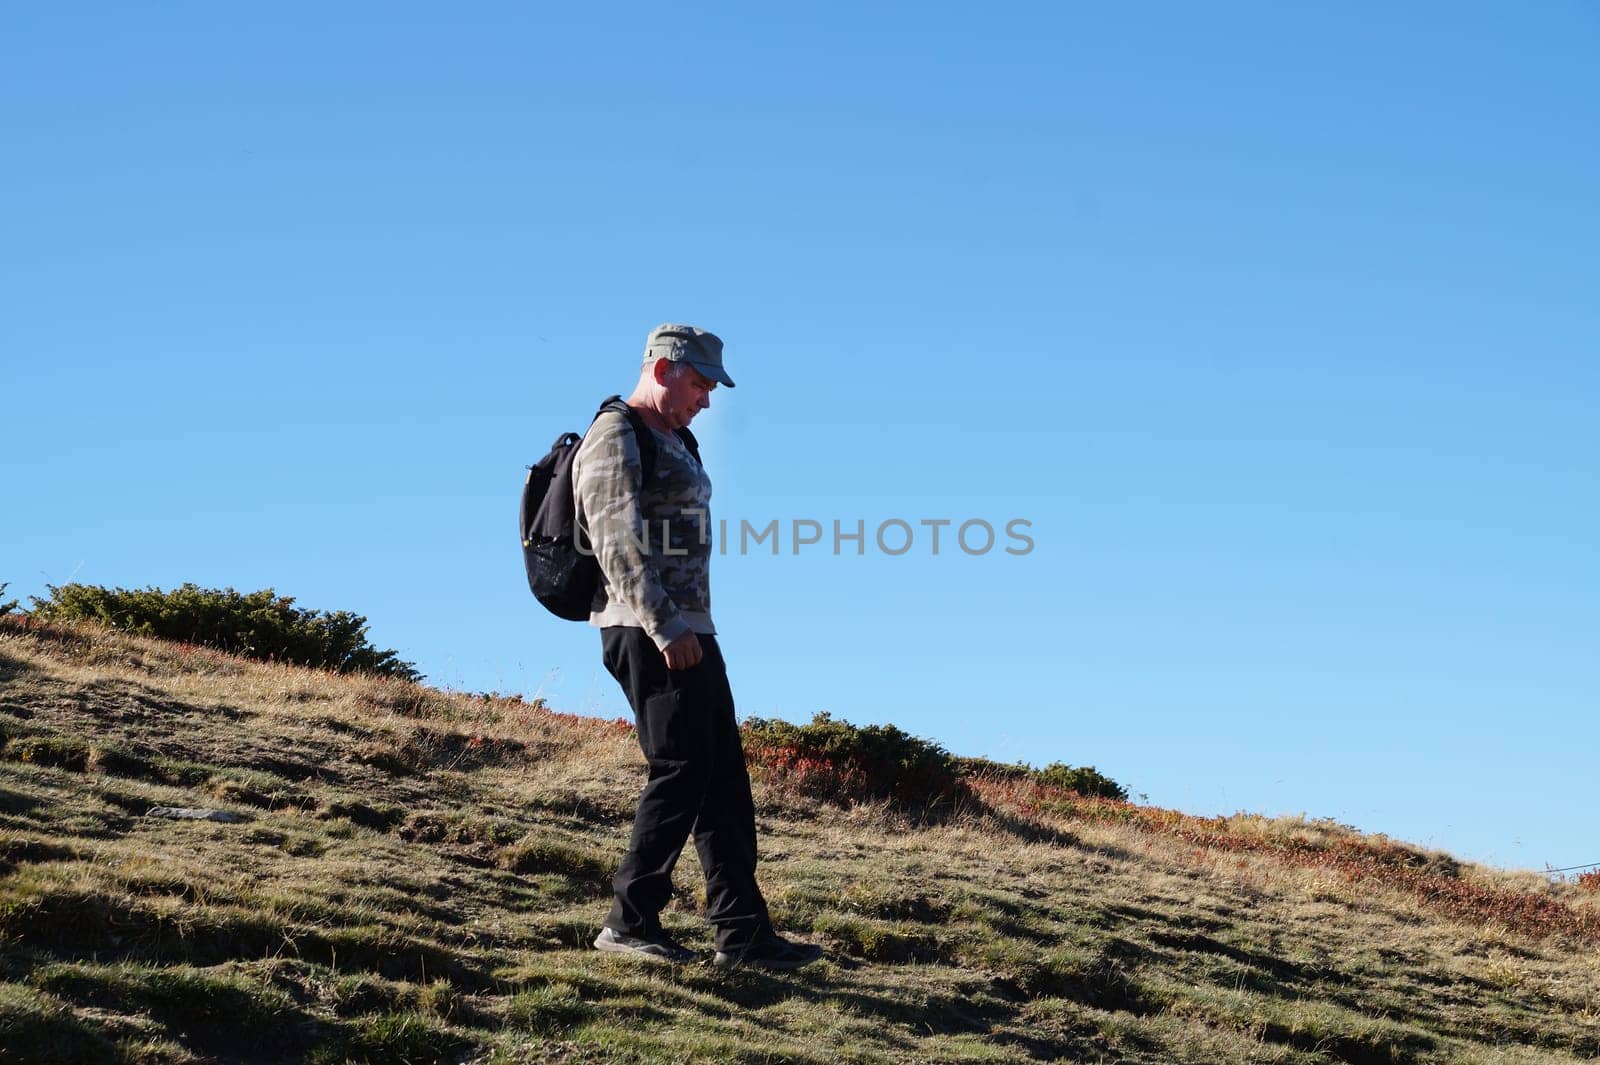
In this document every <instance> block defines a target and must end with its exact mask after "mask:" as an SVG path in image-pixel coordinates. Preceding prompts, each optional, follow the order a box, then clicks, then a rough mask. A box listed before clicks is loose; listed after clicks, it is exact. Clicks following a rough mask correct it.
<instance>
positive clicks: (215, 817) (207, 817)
mask: <svg viewBox="0 0 1600 1065" xmlns="http://www.w3.org/2000/svg"><path fill="white" fill-rule="evenodd" d="M145 816H146V817H175V818H179V819H181V820H185V821H221V822H222V823H223V824H227V825H236V824H238V823H239V822H240V821H243V820H244V818H243V817H241V816H239V815H238V814H231V813H229V812H228V811H226V810H200V809H196V808H195V807H192V806H153V807H151V808H150V809H149V810H147V811H145Z"/></svg>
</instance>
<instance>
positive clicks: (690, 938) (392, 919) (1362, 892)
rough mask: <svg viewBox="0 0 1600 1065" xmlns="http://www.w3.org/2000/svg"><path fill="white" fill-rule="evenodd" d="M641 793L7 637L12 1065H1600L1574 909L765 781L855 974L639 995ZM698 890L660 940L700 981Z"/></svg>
mask: <svg viewBox="0 0 1600 1065" xmlns="http://www.w3.org/2000/svg"><path fill="white" fill-rule="evenodd" d="M778 764H781V763H780V762H777V761H775V762H774V765H778ZM642 770H643V762H642V759H641V757H640V755H639V753H638V749H637V747H636V745H635V742H634V739H633V736H632V734H631V732H630V731H629V730H628V728H627V727H626V726H625V725H621V724H617V723H605V722H598V721H592V720H586V719H578V718H573V717H569V716H565V715H561V714H555V713H550V712H548V711H546V710H545V709H544V708H542V707H540V706H537V705H531V704H527V703H524V702H521V701H519V700H504V699H489V698H483V697H472V696H466V695H454V694H447V693H441V692H438V691H435V690H432V689H429V688H426V687H421V686H417V685H414V684H410V683H406V682H402V681H394V680H380V679H374V678H367V677H350V676H335V675H330V674H326V673H318V672H314V671H309V670H304V669H297V668H292V667H286V666H281V665H272V664H267V663H259V662H252V661H246V660H243V659H238V658H232V657H228V656H225V655H222V654H219V653H216V652H212V651H207V650H202V649H199V648H195V647H190V646H186V645H180V644H170V643H161V642H157V641H153V640H146V639H139V638H132V637H127V636H122V635H116V634H110V633H106V632H104V631H101V630H97V629H91V628H80V629H71V628H49V629H47V628H43V627H40V626H37V625H29V624H28V623H26V622H21V621H18V620H15V619H11V620H4V621H0V1060H4V1061H17V1062H70V1061H84V1062H102V1061H103V1062H115V1061H130V1062H202V1061H262V1062H268V1061H302V1060H304V1061H314V1062H340V1061H367V1062H412V1063H418V1062H433V1061H451V1062H457V1061H459V1062H465V1061H474V1062H490V1061H493V1062H532V1061H561V1062H611V1061H645V1062H654V1061H740V1062H819V1063H820V1062H830V1063H831V1062H841V1061H843V1062H902V1061H904V1062H980V1061H985V1062H987V1061H1019V1060H1068V1061H1105V1062H1113V1061H1117V1062H1120V1061H1129V1062H1286V1063H1287V1062H1296V1063H1301V1062H1303V1063H1311V1062H1348V1063H1372V1062H1411V1061H1416V1062H1446V1061H1449V1062H1480V1063H1491V1062H1493V1063H1511V1062H1536V1061H1538V1062H1543V1061H1551V1062H1564V1061H1577V1060H1585V1059H1588V1058H1591V1057H1593V1056H1595V1055H1596V1054H1597V1053H1600V965H1597V961H1596V945H1597V943H1600V907H1597V906H1596V902H1597V900H1596V898H1595V897H1594V896H1593V895H1592V894H1590V893H1589V892H1586V891H1584V890H1582V889H1580V888H1579V887H1578V886H1576V885H1567V884H1549V883H1547V882H1545V881H1544V880H1543V879H1542V878H1540V877H1537V876H1534V875H1531V874H1529V875H1525V876H1524V875H1511V874H1504V873H1499V872H1495V871H1491V870H1486V869H1482V868H1478V867H1474V866H1471V865H1467V864H1465V863H1460V862H1456V861H1454V860H1452V859H1450V858H1449V857H1448V856H1445V855H1439V854H1430V853H1425V852H1421V851H1418V850H1415V849H1413V848H1409V847H1405V846H1402V845H1399V844H1396V843H1393V842H1391V841H1388V840H1383V839H1374V838H1366V837H1360V836H1357V835H1355V834H1354V833H1352V832H1350V831H1348V830H1346V829H1342V828H1340V827H1338V826H1335V825H1331V824H1328V823H1324V822H1303V821H1266V820H1263V819H1259V818H1248V817H1239V818H1231V819H1225V820H1217V819H1213V820H1207V819H1198V818H1190V817H1185V816H1183V815H1179V814H1176V813H1173V812H1170V811H1163V810H1157V809H1152V808H1147V807H1139V806H1135V805H1130V804H1126V803H1118V802H1113V801H1110V800H1086V799H1081V798H1078V797H1076V796H1074V795H1072V794H1071V793H1067V792H1061V791H1058V790H1054V789H1051V788H1048V787H1043V786H1039V785H1037V784H1035V783H1031V782H1029V781H1027V780H1019V779H1012V780H1005V779H995V780H991V781H988V782H979V783H978V784H977V785H976V787H975V792H976V797H971V798H969V799H968V801H966V802H965V803H964V804H963V806H962V808H961V809H959V810H957V811H956V812H955V813H953V814H951V815H949V816H947V817H946V818H945V819H944V820H943V821H942V822H941V823H937V824H929V823H921V822H919V821H918V820H917V819H916V818H913V817H908V816H907V815H906V814H905V813H903V812H901V811H897V810H896V809H894V808H893V807H892V806H890V805H887V804H877V805H868V806H855V807H852V808H848V809H845V808H840V807H837V806H833V805H829V804H828V803H826V802H825V801H821V800H819V799H816V798H812V797H808V796H807V794H806V792H805V791H803V790H802V789H797V788H794V787H792V786H790V783H791V782H790V781H788V780H787V779H786V778H785V776H784V775H783V773H782V771H780V770H779V769H776V768H773V769H767V770H765V771H763V770H761V768H760V767H758V777H759V778H760V779H759V780H758V794H757V798H758V802H759V804H760V815H759V816H760V827H761V832H762V844H763V848H764V850H763V866H762V870H763V872H762V879H763V883H764V885H765V888H766V890H767V893H768V896H769V898H770V901H771V903H772V907H773V910H774V913H775V915H776V917H777V918H778V920H779V921H780V922H781V924H782V926H783V927H784V928H786V929H788V930H791V931H793V932H796V933H798V934H800V935H801V936H803V937H806V938H811V939H814V940H815V941H817V942H820V943H823V944H825V945H826V946H827V947H828V948H829V951H830V953H829V957H828V960H827V961H826V962H823V963H821V964H818V965H816V966H814V967H811V968H808V969H805V970H802V971H800V972H798V973H794V974H790V975H784V976H781V977H774V976H768V975H763V974H760V973H754V972H735V973H726V974H725V973H722V972H719V971H714V970H712V969H711V968H710V967H709V966H704V965H697V966H686V967H682V968H679V969H668V968H641V967H639V966H638V965H636V964H633V963H630V962H628V961H627V960H624V959H618V958H615V957H610V956H605V955H601V954H599V953H597V952H594V951H591V950H589V949H587V943H588V941H589V940H590V939H591V938H592V937H593V935H594V933H595V931H596V929H597V927H598V923H599V921H600V919H601V917H602V916H603V915H604V913H605V909H606V898H607V894H608V888H607V878H608V877H609V875H610V872H611V870H612V867H613V865H614V863H615V861H616V859H617V858H618V856H619V854H620V851H621V848H622V846H623V844H624V842H625V839H626V835H627V825H628V819H629V816H630V804H631V801H632V799H633V797H634V795H635V793H636V791H637V788H638V785H639V783H640V780H641V774H642ZM163 807H184V808H205V809H211V810H219V811H224V812H227V813H230V814H233V815H236V817H237V820H233V821H229V822H221V821H209V820H175V819H170V818H167V817H163V816H157V815H153V814H152V813H151V811H152V810H156V809H159V808H163ZM699 874H700V871H699V868H698V866H697V865H696V862H695V858H694V854H693V849H692V848H690V849H689V850H688V852H687V853H686V854H685V857H684V860H683V862H682V864H681V866H680V872H679V877H678V883H679V888H680V889H679V892H678V894H677V897H676V898H675V900H674V902H673V904H672V906H671V909H670V911H669V913H668V914H667V915H666V921H667V924H668V926H669V928H670V929H671V930H672V931H673V932H674V933H675V934H678V935H679V936H681V938H682V939H683V940H684V941H685V942H686V943H688V944H690V945H692V946H695V947H697V948H698V949H700V950H703V951H709V949H710V936H709V934H708V932H707V929H706V927H705V925H704V923H703V921H702V920H701V919H700V917H699V916H697V911H699V910H700V908H701V907H702V905H703V903H702V900H701V899H700V897H699V895H698V887H697V885H698V880H699Z"/></svg>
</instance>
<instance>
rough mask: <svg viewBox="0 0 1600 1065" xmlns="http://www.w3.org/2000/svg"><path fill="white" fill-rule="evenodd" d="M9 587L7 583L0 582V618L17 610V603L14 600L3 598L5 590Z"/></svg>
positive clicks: (9, 584)
mask: <svg viewBox="0 0 1600 1065" xmlns="http://www.w3.org/2000/svg"><path fill="white" fill-rule="evenodd" d="M9 587H11V583H10V582H9V581H0V616H3V615H6V614H9V613H11V612H12V611H13V610H15V609H17V601H16V600H15V599H7V598H5V594H6V589H7V588H9Z"/></svg>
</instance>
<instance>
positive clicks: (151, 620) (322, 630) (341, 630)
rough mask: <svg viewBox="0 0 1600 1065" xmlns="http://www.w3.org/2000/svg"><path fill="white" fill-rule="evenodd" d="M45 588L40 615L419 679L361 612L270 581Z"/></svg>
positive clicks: (341, 669) (37, 601)
mask: <svg viewBox="0 0 1600 1065" xmlns="http://www.w3.org/2000/svg"><path fill="white" fill-rule="evenodd" d="M46 587H47V588H48V589H49V592H50V594H49V596H48V597H45V598H41V597H39V596H34V597H33V611H32V613H33V616H34V617H36V618H39V619H42V620H45V621H98V622H101V623H102V624H105V625H109V626H111V627H112V628H115V629H121V630H123V631H125V632H134V633H139V634H140V635H144V636H155V637H158V638H160V639H164V640H181V641H185V642H188V643H197V644H204V645H205V646H208V647H215V648H218V649H219V650H223V651H227V652H229V653H230V654H238V655H244V656H246V657H249V658H257V659H261V660H263V661H279V662H290V663H294V664H295V665H301V666H310V667H312V668H314V669H331V670H334V671H335V672H338V673H373V674H377V675H378V676H384V677H398V678H400V679H402V680H408V681H415V680H419V679H421V674H420V673H418V672H417V670H416V669H415V667H414V666H413V665H412V664H411V663H410V662H403V661H401V660H400V657H399V653H398V652H396V651H393V650H386V651H380V650H378V649H377V648H375V647H373V646H372V645H371V644H370V643H368V642H367V619H366V618H364V617H362V616H361V615H360V614H352V613H351V612H349V611H348V610H337V611H333V612H331V613H330V612H328V611H322V610H304V609H301V608H299V607H296V606H295V605H294V599H293V598H291V597H289V596H280V595H278V594H277V593H276V592H274V591H273V590H272V589H271V588H263V589H261V590H260V591H256V592H248V593H240V592H236V591H234V590H233V589H232V588H224V589H220V590H219V589H216V588H201V587H199V586H197V585H194V584H184V585H183V586H182V587H180V588H176V589H173V590H172V591H163V590H162V589H160V588H155V587H151V588H137V589H128V588H105V587H101V586H99V585H92V584H64V585H61V586H59V587H58V586H56V585H46ZM0 588H3V586H0Z"/></svg>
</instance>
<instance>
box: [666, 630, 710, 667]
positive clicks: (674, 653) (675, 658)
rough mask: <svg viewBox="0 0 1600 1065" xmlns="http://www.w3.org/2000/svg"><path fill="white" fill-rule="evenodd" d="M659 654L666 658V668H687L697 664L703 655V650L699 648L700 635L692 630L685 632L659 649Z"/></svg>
mask: <svg viewBox="0 0 1600 1065" xmlns="http://www.w3.org/2000/svg"><path fill="white" fill-rule="evenodd" d="M661 654H662V655H663V656H664V657H665V658H666V660H667V668H668V669H688V668H689V667H690V666H698V665H699V664H700V659H702V658H704V657H705V652H703V651H701V650H700V637H698V636H696V635H695V634H694V633H692V632H686V633H684V634H683V635H682V636H679V637H678V638H677V639H676V640H673V641H672V642H671V643H669V644H667V645H666V646H665V647H663V648H662V649H661Z"/></svg>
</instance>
